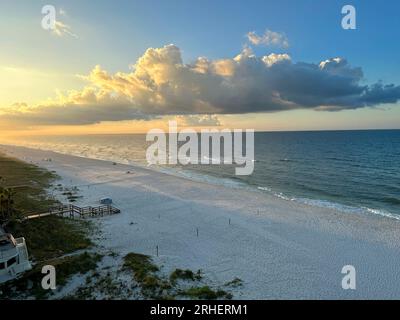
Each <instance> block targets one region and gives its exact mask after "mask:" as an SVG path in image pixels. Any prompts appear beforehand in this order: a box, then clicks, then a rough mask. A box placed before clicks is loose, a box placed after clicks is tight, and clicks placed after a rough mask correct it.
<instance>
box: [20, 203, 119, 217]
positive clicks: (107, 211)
mask: <svg viewBox="0 0 400 320" xmlns="http://www.w3.org/2000/svg"><path fill="white" fill-rule="evenodd" d="M120 212H121V210H119V209H118V208H115V207H113V206H112V205H103V206H99V207H78V206H75V205H72V204H69V205H60V206H56V207H53V208H51V209H50V210H49V211H48V212H44V213H38V214H32V215H29V216H26V217H25V218H23V220H30V219H37V218H43V217H47V216H52V215H57V216H61V217H68V218H75V217H79V218H85V217H103V216H106V215H113V214H117V213H120Z"/></svg>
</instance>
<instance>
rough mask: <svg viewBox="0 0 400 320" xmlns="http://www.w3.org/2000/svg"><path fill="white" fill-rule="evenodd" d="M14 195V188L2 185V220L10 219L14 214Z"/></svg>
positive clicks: (0, 199)
mask: <svg viewBox="0 0 400 320" xmlns="http://www.w3.org/2000/svg"><path fill="white" fill-rule="evenodd" d="M14 195H15V191H14V190H13V189H11V188H2V187H0V219H1V220H2V221H7V220H9V219H10V218H12V216H13V214H14V211H15V209H14Z"/></svg>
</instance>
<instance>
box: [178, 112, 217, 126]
mask: <svg viewBox="0 0 400 320" xmlns="http://www.w3.org/2000/svg"><path fill="white" fill-rule="evenodd" d="M176 120H177V121H178V123H179V125H181V126H187V127H218V126H220V125H221V122H220V120H219V119H218V117H217V116H216V115H211V114H205V115H196V114H192V115H187V116H177V117H176Z"/></svg>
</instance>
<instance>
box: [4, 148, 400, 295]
mask: <svg viewBox="0 0 400 320" xmlns="http://www.w3.org/2000/svg"><path fill="white" fill-rule="evenodd" d="M0 151H1V152H4V153H6V154H7V155H9V156H13V157H16V158H18V159H20V160H23V161H26V162H30V163H33V164H36V165H38V166H40V167H43V168H45V169H47V170H50V171H55V172H56V173H57V174H58V175H59V176H60V177H61V180H60V181H59V183H61V184H63V185H64V186H69V187H78V188H79V194H80V195H81V196H82V198H79V199H77V202H76V204H77V205H80V206H87V205H93V206H94V205H98V204H99V199H100V198H102V197H110V198H112V199H113V201H114V205H115V206H116V207H118V208H119V209H120V210H121V214H117V215H113V216H108V217H103V218H99V219H96V220H95V223H96V224H97V225H98V229H99V232H100V233H101V236H99V237H96V238H95V239H94V241H95V242H96V244H97V245H98V246H99V247H101V248H105V249H107V250H110V251H113V252H116V253H117V254H118V256H123V255H126V254H128V253H129V252H137V253H142V254H146V255H150V256H151V257H152V258H153V260H154V261H155V262H156V263H157V264H158V265H161V266H162V272H165V273H170V272H171V271H172V270H174V269H176V268H178V267H179V268H187V269H191V270H198V269H201V270H202V272H203V273H204V275H205V277H206V278H207V279H208V280H209V281H210V282H211V283H212V284H215V285H220V284H223V283H226V282H229V281H232V279H235V278H240V279H241V280H242V281H243V284H242V285H241V286H240V287H238V288H235V289H233V290H231V292H232V294H233V298H234V299H398V298H400V276H399V271H398V269H399V268H398V262H399V261H400V241H399V240H400V221H398V220H396V219H392V218H388V217H383V216H377V215H373V214H371V215H367V214H358V213H344V212H340V211H337V210H334V209H330V208H321V207H314V206H311V205H307V204H301V203H298V202H293V201H289V200H285V199H280V198H277V197H274V196H272V195H269V194H266V193H264V192H262V191H261V190H260V191H256V190H248V189H245V188H234V187H226V186H221V185H214V184H211V183H206V182H200V181H193V180H189V179H185V178H183V177H178V176H174V175H169V174H166V173H162V172H158V171H155V170H151V169H146V168H143V167H139V166H132V165H125V164H118V163H113V162H110V161H102V160H94V159H88V158H82V157H76V156H70V155H64V154H60V153H55V152H52V151H44V150H37V149H30V148H25V147H15V146H1V147H0ZM44 232H45V231H44ZM28 246H29V244H28ZM157 251H158V255H157ZM111 263H113V262H111ZM120 263H121V260H120V259H118V258H116V259H115V264H120ZM345 265H352V266H354V267H355V269H356V281H357V282H356V283H357V287H356V290H344V289H343V288H342V278H343V277H344V275H343V274H342V273H341V271H342V268H343V266H345Z"/></svg>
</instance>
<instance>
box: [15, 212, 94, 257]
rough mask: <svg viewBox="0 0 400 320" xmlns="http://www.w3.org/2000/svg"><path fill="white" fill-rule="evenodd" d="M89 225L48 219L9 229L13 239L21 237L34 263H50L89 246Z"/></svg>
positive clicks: (19, 224)
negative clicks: (48, 261) (54, 259)
mask: <svg viewBox="0 0 400 320" xmlns="http://www.w3.org/2000/svg"><path fill="white" fill-rule="evenodd" d="M91 228H92V224H91V223H90V222H89V221H81V220H70V219H66V218H61V217H57V216H48V217H44V218H40V219H32V220H27V221H24V222H13V223H11V224H10V225H9V226H8V229H9V230H10V231H11V232H12V234H13V235H14V237H24V238H25V240H26V243H27V245H28V250H29V253H30V254H31V256H32V257H33V258H34V260H35V261H44V260H48V259H53V258H56V257H59V256H62V255H65V254H68V253H71V252H74V251H77V250H82V249H87V248H89V247H90V246H91V245H92V241H91V240H90V239H89V237H88V234H89V233H90V231H91Z"/></svg>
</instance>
